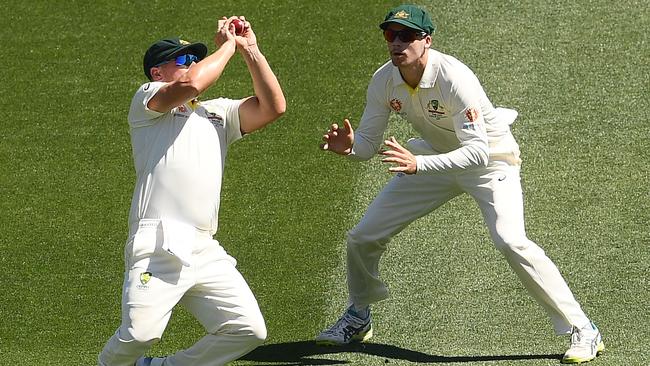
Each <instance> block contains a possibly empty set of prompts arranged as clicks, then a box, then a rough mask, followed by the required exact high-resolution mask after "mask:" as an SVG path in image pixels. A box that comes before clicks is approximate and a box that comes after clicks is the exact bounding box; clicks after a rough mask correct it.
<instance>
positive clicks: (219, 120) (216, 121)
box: [205, 112, 223, 128]
mask: <svg viewBox="0 0 650 366" xmlns="http://www.w3.org/2000/svg"><path fill="white" fill-rule="evenodd" d="M205 114H206V117H207V118H208V121H210V123H212V125H213V126H214V128H223V117H221V116H220V115H218V114H216V113H214V112H205Z"/></svg>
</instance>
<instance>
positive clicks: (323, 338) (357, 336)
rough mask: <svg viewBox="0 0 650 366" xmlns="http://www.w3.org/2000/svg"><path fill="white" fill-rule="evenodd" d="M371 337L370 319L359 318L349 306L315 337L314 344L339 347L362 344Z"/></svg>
mask: <svg viewBox="0 0 650 366" xmlns="http://www.w3.org/2000/svg"><path fill="white" fill-rule="evenodd" d="M370 337H372V318H371V316H370V310H368V317H366V318H360V317H359V316H358V314H357V313H356V312H355V311H354V308H353V307H352V306H350V307H349V308H348V309H347V310H346V311H345V313H343V315H342V316H341V318H339V320H338V321H337V322H336V323H335V324H334V325H332V326H331V327H330V328H329V329H326V330H324V331H322V332H321V333H320V334H319V335H317V336H316V344H320V345H329V346H340V345H344V344H349V343H352V342H363V341H365V340H368V339H370Z"/></svg>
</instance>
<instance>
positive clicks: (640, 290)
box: [0, 0, 650, 366]
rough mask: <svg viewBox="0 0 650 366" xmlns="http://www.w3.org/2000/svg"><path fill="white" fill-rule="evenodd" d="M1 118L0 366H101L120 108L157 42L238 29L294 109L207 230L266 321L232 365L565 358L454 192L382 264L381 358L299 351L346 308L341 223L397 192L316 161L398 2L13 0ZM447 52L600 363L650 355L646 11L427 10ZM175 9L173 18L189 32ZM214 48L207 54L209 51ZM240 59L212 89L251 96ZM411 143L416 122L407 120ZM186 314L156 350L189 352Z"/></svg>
mask: <svg viewBox="0 0 650 366" xmlns="http://www.w3.org/2000/svg"><path fill="white" fill-rule="evenodd" d="M5 3H6V5H5V7H6V8H7V9H9V10H7V11H5V12H4V14H3V15H2V20H3V24H4V25H3V32H2V33H0V41H1V44H2V45H3V47H4V49H5V50H4V52H3V53H2V54H0V60H2V61H3V65H4V67H3V69H4V70H3V78H2V80H3V88H2V91H3V93H2V96H3V97H2V98H0V107H2V111H3V115H4V117H5V118H4V119H3V122H2V131H3V132H2V134H0V141H1V143H0V167H1V168H2V172H3V174H2V175H0V194H1V197H2V198H1V199H0V223H1V226H0V227H1V234H0V266H2V268H3V269H4V270H3V274H2V276H0V290H2V294H3V295H2V298H1V300H0V319H2V320H1V321H0V366H5V365H6V366H10V365H11V366H13V365H19V364H38V365H54V366H59V365H61V366H63V365H65V366H71V365H92V364H94V362H95V361H94V360H95V358H96V354H97V353H98V352H99V350H100V349H101V347H102V346H103V344H104V342H105V341H106V340H107V339H108V337H110V335H111V334H112V332H113V331H114V330H115V328H116V327H117V325H118V322H119V303H120V299H119V296H120V287H121V280H122V245H123V242H124V240H125V236H126V220H127V213H128V207H129V202H130V197H131V192H132V186H133V179H134V174H133V168H132V163H131V156H130V145H129V136H128V128H127V125H126V113H127V108H128V105H129V102H130V98H131V96H132V94H133V92H134V91H135V89H136V88H137V87H138V86H139V84H140V83H141V82H143V81H144V76H143V75H142V70H141V57H142V53H143V52H144V50H145V49H146V47H147V46H148V45H149V44H150V43H151V42H152V41H153V40H155V39H157V38H161V37H165V36H169V35H181V36H183V37H186V38H188V39H190V40H197V41H203V42H206V43H209V42H210V41H211V38H212V34H213V31H214V26H215V24H216V19H217V18H218V17H220V16H221V15H231V14H243V15H246V16H247V17H248V18H249V19H250V21H251V22H252V23H253V27H254V29H255V31H256V33H257V35H258V37H259V43H260V47H261V49H262V51H263V52H264V53H265V55H266V56H267V58H268V59H269V61H270V63H271V65H272V67H273V68H274V70H275V71H276V72H277V74H278V77H279V79H280V81H281V83H282V85H283V87H284V90H285V93H286V96H287V101H288V111H287V114H286V115H285V116H284V117H283V118H282V119H281V120H279V121H277V122H276V123H275V124H273V125H272V126H270V127H269V128H267V129H266V130H264V131H260V132H258V133H255V134H253V135H251V136H248V137H247V138H245V139H244V140H242V141H240V142H238V143H237V144H235V145H233V147H232V149H231V151H230V155H229V157H228V161H227V168H226V175H225V182H224V192H223V197H222V209H221V213H220V219H221V223H220V231H219V233H218V234H217V238H218V239H219V240H220V241H221V242H222V243H223V245H224V247H226V249H227V250H228V251H229V252H230V253H231V254H232V255H233V256H235V257H236V258H237V259H238V260H239V268H240V270H241V272H242V273H243V274H244V276H245V277H246V278H247V280H248V281H249V283H250V286H251V287H252V288H253V290H254V292H255V293H256V295H257V297H258V299H259V302H260V306H261V307H262V310H263V312H264V314H265V317H266V319H267V325H268V329H269V340H268V342H267V344H266V345H264V346H262V347H260V348H259V349H258V350H256V351H255V352H253V353H252V354H250V355H249V356H247V357H245V359H244V360H242V361H238V362H236V364H238V365H325V364H344V363H348V364H356V365H375V364H376V365H379V364H385V363H390V364H398V365H410V364H418V363H421V364H424V363H433V364H435V363H441V364H468V365H469V364H476V365H491V364H498V365H524V364H525V365H556V364H558V362H559V361H558V359H557V358H558V357H559V354H561V353H562V352H563V351H564V349H565V346H566V340H565V339H563V338H557V337H555V336H553V335H552V329H551V327H550V324H549V322H548V321H547V319H546V318H545V315H544V314H543V313H542V312H541V310H540V309H539V307H538V306H537V305H536V304H535V303H534V302H533V301H532V300H531V299H530V298H529V297H528V296H527V294H526V293H525V291H524V290H523V289H522V287H521V285H520V284H519V283H518V282H517V281H516V279H515V277H514V276H513V275H512V274H511V272H510V270H509V269H508V267H507V265H506V263H505V261H503V260H502V259H501V258H500V257H499V255H498V253H497V252H496V251H495V250H494V249H493V248H492V246H491V243H490V241H489V238H488V237H487V231H486V230H485V229H484V227H483V225H482V223H481V218H480V214H479V212H478V209H477V208H476V207H475V204H474V203H473V202H472V201H471V200H470V199H468V198H467V197H460V198H458V199H456V200H454V201H452V202H450V203H449V204H448V205H446V206H444V207H443V208H441V209H440V210H438V211H436V213H435V214H433V215H431V216H429V217H426V218H424V219H422V220H420V221H418V222H416V223H415V224H414V225H412V226H411V227H409V228H408V229H407V230H405V231H404V232H403V233H402V234H400V235H399V236H398V237H396V238H395V240H394V241H393V242H392V244H391V247H390V249H389V251H388V253H387V255H386V256H385V258H384V260H383V262H382V270H383V274H384V278H385V279H386V281H387V282H388V283H389V285H390V288H391V291H392V294H393V296H392V297H391V299H389V300H386V301H384V302H382V303H381V304H379V305H378V306H376V307H375V308H374V314H375V319H376V336H375V338H373V343H371V344H368V345H365V346H355V347H348V348H343V349H336V348H334V349H332V348H327V349H324V348H320V347H314V346H313V345H312V344H311V343H310V342H309V341H310V340H311V339H312V338H313V336H314V335H315V334H316V333H317V332H318V331H319V330H320V329H321V328H323V327H325V326H326V325H328V324H329V323H330V322H331V321H333V320H335V318H336V317H337V316H338V315H339V313H340V311H341V310H342V307H343V302H344V301H345V284H344V273H343V270H344V266H343V261H344V238H345V232H346V230H348V229H349V228H351V227H352V226H353V225H354V224H355V223H356V221H357V220H358V219H359V218H360V216H361V214H362V213H363V210H364V209H365V207H366V206H367V204H368V203H369V202H370V200H371V199H372V197H373V196H374V195H375V194H376V193H377V191H378V190H379V189H380V188H381V185H382V184H383V183H384V182H385V181H386V180H387V179H388V178H389V174H388V173H387V172H386V167H385V166H383V165H381V163H380V162H379V161H378V160H377V159H374V160H372V161H370V162H367V163H361V164H358V163H351V162H346V161H344V160H343V159H341V158H339V157H337V156H334V155H329V154H324V153H322V152H320V151H318V149H317V145H318V143H319V140H320V136H321V135H322V132H323V131H324V129H325V128H326V127H327V125H328V124H329V123H330V122H333V121H340V120H341V119H342V118H343V117H351V118H352V121H353V125H355V126H356V125H357V123H358V120H359V117H360V114H361V112H362V109H363V102H364V95H365V88H366V86H367V83H368V80H369V78H370V76H371V75H372V73H373V71H374V70H375V69H376V68H377V67H378V66H380V65H381V64H382V63H383V62H384V61H385V60H386V58H387V57H386V52H385V46H384V43H383V40H382V37H381V34H380V33H379V31H378V28H377V24H378V23H379V21H380V20H381V19H382V17H383V15H384V13H385V12H386V11H387V10H388V8H390V6H392V5H396V4H398V2H380V1H358V2H343V1H313V2H312V1H309V2H308V1H305V2H289V1H265V2H258V1H248V0H244V1H238V2H236V3H235V2H207V1H195V2H191V3H188V4H184V5H182V6H179V4H178V3H176V2H172V1H155V2H139V1H137V2H118V1H96V2H92V3H88V2H83V1H66V2H54V3H51V2H44V1H36V2H29V3H25V2H19V1H15V0H11V1H9V2H5ZM420 4H423V5H424V6H425V7H427V8H428V9H429V10H430V11H431V13H432V14H433V18H434V21H435V22H436V23H437V24H438V32H437V33H436V35H435V36H434V47H435V48H437V49H439V50H441V51H443V52H447V53H450V54H452V55H455V56H456V57H458V58H459V59H461V60H463V61H464V62H466V63H467V64H468V65H469V66H470V67H471V68H472V69H473V70H474V71H475V72H476V73H477V75H478V76H479V78H480V79H481V80H482V82H483V84H484V85H485V88H486V91H487V93H488V95H489V96H490V97H491V99H492V100H493V102H494V103H495V104H499V105H505V106H509V107H513V108H515V109H517V110H518V111H519V112H520V118H519V120H518V121H517V122H516V123H515V125H514V126H513V130H514V134H515V136H516V137H517V139H518V141H519V143H520V145H521V149H522V153H523V158H524V165H523V167H522V178H523V184H524V191H525V200H526V214H527V228H528V234H529V236H530V237H531V239H533V240H535V241H537V242H538V243H539V244H540V245H541V246H542V247H544V249H545V250H546V251H547V253H548V254H549V255H550V256H551V258H553V259H554V260H555V262H556V263H557V264H558V266H559V267H560V270H561V271H562V273H563V274H565V275H566V277H567V280H568V282H569V284H570V286H571V287H572V289H573V290H574V292H575V294H576V297H577V298H578V299H579V300H580V302H581V303H582V304H583V306H584V308H585V310H586V311H587V313H588V314H589V315H590V316H591V317H593V319H594V320H595V321H596V322H597V323H598V325H599V326H600V328H601V330H602V331H603V333H604V336H605V342H606V345H607V350H606V352H605V354H604V355H603V356H602V357H600V358H599V359H598V360H597V361H595V362H594V365H596V364H597V365H628V364H629V365H645V364H648V363H650V355H649V352H648V351H647V347H646V345H647V343H648V341H649V340H650V332H649V331H648V328H647V326H645V324H648V323H649V322H650V318H649V317H648V305H647V299H648V290H647V289H648V286H649V284H650V283H649V282H650V281H649V279H648V278H649V277H648V273H650V268H649V264H648V263H649V259H650V258H649V255H648V245H649V244H650V237H649V236H650V235H649V234H648V229H647V225H648V222H650V215H649V214H648V212H649V210H648V209H649V208H650V207H648V206H649V204H648V202H649V198H650V197H649V194H648V193H649V191H648V188H647V182H648V180H649V176H648V175H649V173H648V172H649V171H650V164H649V163H648V153H647V151H648V148H650V144H649V143H648V142H647V136H648V135H649V134H650V124H649V123H648V121H649V120H650V113H649V112H648V108H647V107H646V104H647V98H648V95H650V90H649V85H650V76H649V75H650V66H648V61H647V58H648V55H649V54H650V47H649V45H648V41H647V33H648V31H650V16H649V15H648V14H647V11H644V10H645V9H647V8H648V5H649V4H648V3H647V1H635V0H624V1H621V2H618V3H616V4H615V8H614V9H612V7H614V5H612V4H611V2H609V1H605V0H591V1H588V0H581V1H577V2H573V3H563V2H551V3H545V2H538V1H532V0H523V1H498V2H493V1H483V0H481V1H474V2H471V3H468V2H462V1H447V2H435V3H434V2H420ZM179 16H182V18H180V17H179ZM210 49H211V50H213V49H214V46H213V45H210ZM251 91H252V90H251V86H250V78H249V77H248V75H247V73H246V69H245V65H244V63H243V62H242V61H241V60H240V59H239V58H236V59H235V60H233V62H232V64H231V65H230V66H229V68H228V69H227V70H226V72H225V73H224V75H223V78H222V80H221V82H220V83H219V84H218V85H217V86H215V87H213V88H212V89H210V90H209V91H208V93H207V95H206V97H214V96H218V95H224V94H225V95H228V96H231V97H243V96H246V95H249V94H250V93H251ZM390 132H391V133H393V134H395V135H396V137H398V139H400V140H402V141H403V140H405V139H406V138H407V137H409V136H410V134H409V130H408V128H405V126H404V125H403V124H400V123H399V122H395V123H392V124H391V131H390ZM201 334H202V330H201V328H200V326H199V325H198V324H197V323H196V321H194V320H193V319H192V318H191V317H190V316H189V315H188V314H187V313H186V312H184V311H183V310H182V309H181V310H179V311H177V312H176V313H175V315H174V316H173V317H172V320H171V322H170V324H169V327H168V329H167V332H166V334H165V338H164V339H163V341H162V342H161V343H160V344H158V345H156V346H155V347H154V348H153V349H152V351H151V354H154V355H161V354H167V353H169V352H173V351H175V350H176V349H178V348H181V347H186V346H188V345H190V344H192V343H193V342H194V341H195V340H196V339H197V338H198V337H200V336H201Z"/></svg>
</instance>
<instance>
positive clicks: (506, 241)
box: [492, 235, 539, 254]
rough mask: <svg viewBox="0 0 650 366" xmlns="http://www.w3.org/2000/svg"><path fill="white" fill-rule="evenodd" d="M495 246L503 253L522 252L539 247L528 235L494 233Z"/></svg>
mask: <svg viewBox="0 0 650 366" xmlns="http://www.w3.org/2000/svg"><path fill="white" fill-rule="evenodd" d="M492 241H493V242H494V247H495V248H496V249H497V250H498V251H499V252H501V253H503V254H507V253H513V252H522V251H525V250H528V249H530V248H539V247H538V246H537V244H535V243H534V242H532V241H531V240H530V239H528V238H527V237H526V235H494V236H493V237H492Z"/></svg>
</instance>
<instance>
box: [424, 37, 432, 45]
mask: <svg viewBox="0 0 650 366" xmlns="http://www.w3.org/2000/svg"><path fill="white" fill-rule="evenodd" d="M431 42H432V40H431V35H430V34H427V36H426V37H424V47H426V48H430V47H431Z"/></svg>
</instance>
